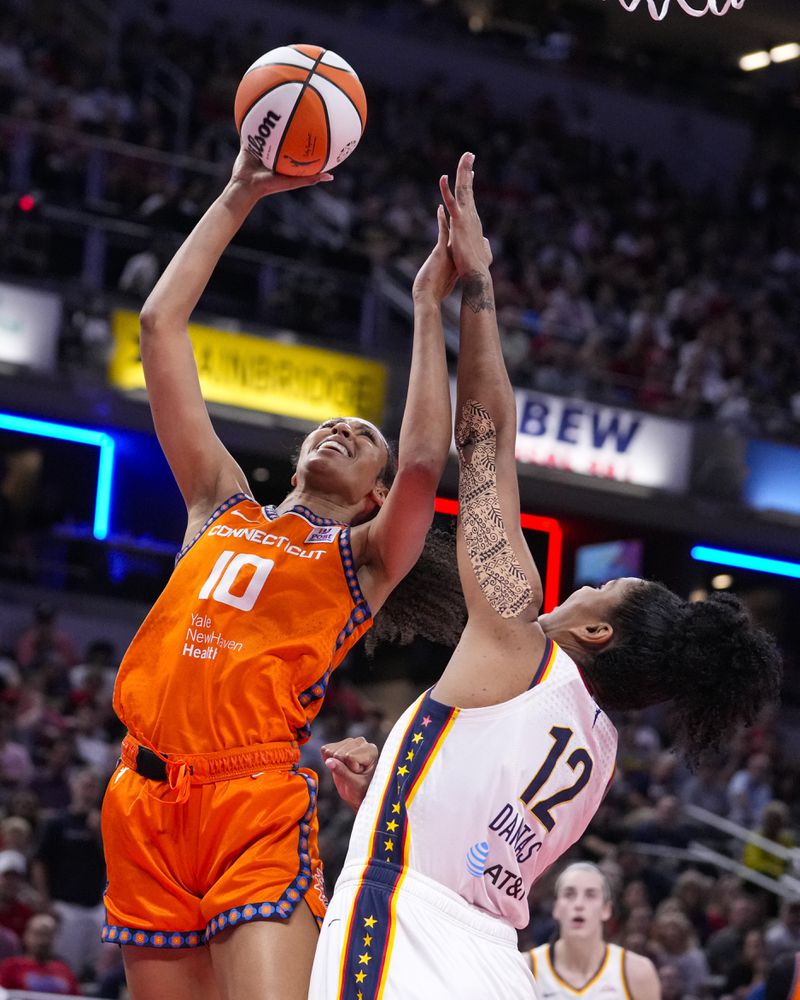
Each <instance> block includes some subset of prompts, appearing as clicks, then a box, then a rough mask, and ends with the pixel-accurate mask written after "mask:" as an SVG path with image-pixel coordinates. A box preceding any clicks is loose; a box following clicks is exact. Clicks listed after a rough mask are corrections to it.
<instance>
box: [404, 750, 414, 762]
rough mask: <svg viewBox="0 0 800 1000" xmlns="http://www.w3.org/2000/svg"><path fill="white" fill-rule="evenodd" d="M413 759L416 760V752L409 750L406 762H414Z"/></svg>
mask: <svg viewBox="0 0 800 1000" xmlns="http://www.w3.org/2000/svg"><path fill="white" fill-rule="evenodd" d="M413 759H414V751H413V750H409V751H408V753H407V754H406V760H413Z"/></svg>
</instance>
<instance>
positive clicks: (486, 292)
mask: <svg viewBox="0 0 800 1000" xmlns="http://www.w3.org/2000/svg"><path fill="white" fill-rule="evenodd" d="M461 287H462V291H461V301H462V302H463V304H464V305H465V306H467V308H469V309H471V310H472V311H473V312H474V313H479V312H494V298H493V297H492V290H491V284H490V282H489V281H488V279H487V278H486V275H485V274H481V272H480V271H470V272H469V274H466V275H465V276H464V277H463V278H462V285H461Z"/></svg>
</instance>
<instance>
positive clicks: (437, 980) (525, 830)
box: [309, 640, 617, 1000]
mask: <svg viewBox="0 0 800 1000" xmlns="http://www.w3.org/2000/svg"><path fill="white" fill-rule="evenodd" d="M616 748H617V734H616V731H615V729H614V727H613V725H612V724H611V722H610V721H609V719H608V718H607V716H606V715H605V714H604V713H603V712H602V711H601V710H600V709H599V708H598V707H597V705H596V704H595V702H594V700H593V699H592V697H591V695H590V694H589V692H588V690H587V689H586V687H585V685H584V683H583V681H582V679H581V676H580V672H579V671H578V668H577V667H576V666H575V664H574V663H573V662H572V660H571V659H570V658H569V657H568V656H567V655H566V654H565V653H564V652H563V651H561V650H560V649H558V648H557V647H556V646H555V645H554V644H553V643H552V642H551V641H550V640H548V642H547V645H546V648H545V653H544V656H543V658H542V661H541V663H540V664H539V666H538V668H537V670H536V672H535V675H534V679H533V684H532V685H531V689H529V690H528V691H525V692H524V693H523V694H521V695H518V696H517V697H516V698H512V699H511V700H510V701H507V702H504V703H503V704H501V705H491V706H488V707H485V708H472V709H458V708H451V707H449V706H447V705H443V704H441V702H438V701H436V700H435V699H434V698H433V697H432V696H431V692H426V693H425V694H424V695H422V696H421V697H420V698H418V699H417V701H416V702H414V704H413V705H412V706H411V707H410V708H409V709H408V710H407V711H406V712H405V713H404V714H403V716H402V717H401V719H400V720H399V721H398V723H397V724H396V725H395V727H394V729H393V730H392V732H391V733H390V734H389V738H388V739H387V741H386V745H385V746H384V748H383V752H382V753H381V756H380V759H379V761H378V765H377V767H376V769H375V774H374V776H373V779H372V783H371V784H370V788H369V791H368V792H367V796H366V798H365V799H364V802H363V803H362V805H361V808H360V809H359V812H358V815H357V817H356V822H355V826H354V828H353V833H352V836H351V838H350V850H349V852H348V855H347V860H346V861H345V865H344V868H343V869H342V874H341V876H340V878H339V881H338V883H337V885H336V891H335V892H334V895H333V900H332V901H331V905H330V908H329V909H328V913H327V916H326V917H325V922H324V923H323V925H322V931H321V934H320V939H319V945H318V947H317V952H316V957H315V959H314V969H313V972H312V977H311V989H310V992H309V1000H452V998H453V997H458V998H459V1000H535V996H536V995H535V992H534V984H533V977H532V976H531V973H530V970H529V969H528V966H527V963H526V961H525V958H524V956H523V955H522V954H521V953H520V952H519V951H518V950H517V947H516V934H515V933H514V927H524V926H526V924H527V923H528V904H527V896H528V890H529V889H530V887H531V886H532V885H533V883H534V882H535V881H536V879H537V878H538V877H539V876H540V875H541V873H542V872H543V871H544V870H545V869H546V868H547V867H548V866H549V865H551V864H552V863H553V862H554V861H555V860H556V859H557V858H558V857H559V856H560V855H561V854H563V852H564V851H565V850H567V848H568V847H570V845H572V844H573V843H574V842H575V841H576V840H577V839H578V837H580V835H581V834H582V833H583V831H584V830H585V829H586V826H587V825H588V823H589V820H590V819H591V818H592V816H593V815H594V813H595V811H596V809H597V807H598V806H599V805H600V802H601V800H602V798H603V795H604V793H605V790H606V786H607V785H608V782H609V779H610V778H611V775H612V773H613V769H614V758H615V755H616Z"/></svg>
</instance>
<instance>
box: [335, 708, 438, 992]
mask: <svg viewBox="0 0 800 1000" xmlns="http://www.w3.org/2000/svg"><path fill="white" fill-rule="evenodd" d="M424 697H425V695H424V694H423V695H420V697H419V698H418V699H417V704H416V706H415V709H414V712H413V714H412V716H411V720H410V722H409V723H408V727H407V728H406V731H405V734H404V736H403V739H402V740H401V741H400V746H399V748H398V750H397V756H396V757H395V759H394V761H393V763H392V766H391V768H390V769H389V774H388V777H387V778H386V785H385V786H384V789H383V794H382V795H381V806H380V808H379V810H378V813H377V819H376V821H375V827H374V828H373V831H372V835H371V836H370V839H369V849H368V851H367V863H366V865H364V870H363V871H362V873H361V878H362V879H363V878H364V876H365V875H366V873H367V871H368V869H369V866H370V862H371V860H372V856H373V854H374V844H375V838H376V837H377V835H378V831H379V829H380V824H381V819H382V817H383V814H384V809H385V807H386V802H387V798H388V793H389V789H390V788H391V787H392V779H393V778H394V776H395V772H396V770H397V765H398V762H399V760H400V755H401V754H402V752H403V748H404V746H405V744H406V740H407V738H408V734H409V732H410V731H411V729H412V728H413V725H414V721H415V719H416V714H417V711H418V709H419V706H420V704H421V703H422V701H423V699H424ZM363 891H364V886H363V884H362V885H361V886H360V887H359V889H358V891H357V892H356V894H355V897H354V899H353V903H352V906H351V907H350V913H349V915H348V918H347V927H346V929H345V935H344V947H343V948H342V960H341V964H340V965H339V991H338V996H339V998H340V1000H344V997H345V996H346V989H347V985H346V983H345V972H346V966H347V959H348V955H349V951H350V943H351V940H352V935H353V922H354V919H355V916H356V913H357V912H358V908H359V903H360V901H361V896H362V894H363Z"/></svg>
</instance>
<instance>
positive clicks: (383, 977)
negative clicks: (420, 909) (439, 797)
mask: <svg viewBox="0 0 800 1000" xmlns="http://www.w3.org/2000/svg"><path fill="white" fill-rule="evenodd" d="M457 718H458V709H457V708H453V709H451V711H450V718H449V719H448V720H447V721H446V723H445V725H444V727H443V728H442V731H441V732H440V733H439V735H438V736H437V737H436V741H435V742H434V744H433V746H432V747H431V749H430V751H429V754H428V758H427V760H426V761H425V763H424V765H423V767H422V770H421V771H420V772H419V775H418V776H417V778H416V779H415V781H414V782H413V784H412V786H411V788H410V789H409V792H408V798H407V799H406V812H405V815H404V817H403V818H404V820H405V829H404V831H403V873H402V875H401V876H400V878H399V879H398V881H397V885H396V886H395V887H394V890H393V892H392V896H391V899H390V901H389V939H388V941H387V942H386V949H385V951H384V954H383V961H382V962H381V969H380V975H379V981H378V992H377V995H376V1000H382V997H383V991H384V989H385V988H386V981H387V973H388V971H389V963H390V961H391V958H392V950H393V948H394V938H395V933H396V932H397V899H398V896H399V894H400V889H401V887H402V885H403V882H404V881H405V877H406V875H407V873H408V856H409V851H410V846H411V836H410V825H409V822H408V807H409V806H410V805H411V802H412V800H413V798H414V796H415V795H416V794H417V792H418V791H419V789H420V786H421V785H422V782H423V781H424V780H425V778H426V777H427V776H428V772H429V771H430V769H431V766H432V765H433V761H434V758H435V757H436V755H437V754H438V753H439V751H440V750H441V748H442V745H443V744H444V741H445V740H446V739H447V737H448V735H449V733H450V730H451V729H452V728H453V725H454V724H455V721H456V719H457Z"/></svg>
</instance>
